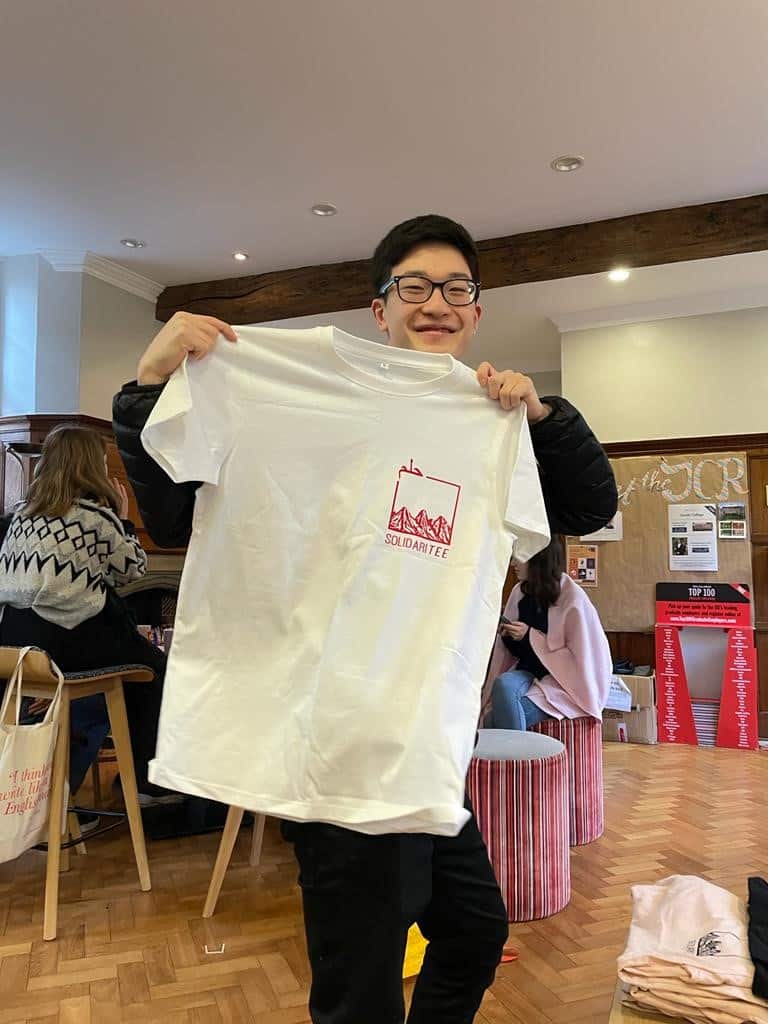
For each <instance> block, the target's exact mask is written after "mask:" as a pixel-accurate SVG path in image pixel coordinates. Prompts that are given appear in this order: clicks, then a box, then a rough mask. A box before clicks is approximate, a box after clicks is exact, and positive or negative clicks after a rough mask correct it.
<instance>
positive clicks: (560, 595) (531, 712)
mask: <svg viewBox="0 0 768 1024" xmlns="http://www.w3.org/2000/svg"><path fill="white" fill-rule="evenodd" d="M516 569H517V574H518V576H519V578H520V583H518V585H517V586H516V587H515V588H514V590H513V591H512V593H511V594H510V596H509V600H508V601H507V605H506V607H505V609H504V618H503V619H502V622H501V623H500V625H499V635H498V638H497V640H496V645H495V647H494V650H493V656H492V658H491V664H490V668H489V671H488V678H487V679H486V700H485V703H484V706H485V709H486V719H485V726H486V728H493V729H528V728H530V726H532V725H535V724H536V723H537V722H542V721H545V720H546V719H548V718H581V717H584V716H588V717H592V718H602V713H603V708H604V707H605V702H606V700H607V699H608V689H609V686H610V682H611V673H612V669H613V666H612V661H611V652H610V649H609V647H608V641H607V639H606V636H605V633H604V631H603V627H602V626H601V624H600V619H599V618H598V615H597V612H596V611H595V607H594V605H593V604H592V602H591V601H590V600H589V598H588V597H587V596H586V594H585V593H584V591H583V590H582V589H581V587H580V586H579V585H578V584H577V583H574V582H573V580H572V579H571V578H570V577H569V576H567V575H566V574H565V573H564V571H563V569H564V556H563V545H562V542H561V540H560V538H559V537H554V538H553V539H552V541H551V542H550V543H549V545H548V546H547V547H546V548H544V550H543V551H540V552H539V554H537V555H534V557H533V558H532V559H531V560H530V561H529V562H528V563H526V564H522V563H520V564H517V563H516ZM505 620H506V621H505Z"/></svg>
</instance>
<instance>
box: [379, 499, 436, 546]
mask: <svg viewBox="0 0 768 1024" xmlns="http://www.w3.org/2000/svg"><path fill="white" fill-rule="evenodd" d="M389 528H390V530H397V531H398V533H410V534H412V535H413V536H414V537H423V538H424V539H425V540H433V541H436V542H437V543H438V544H450V543H451V527H450V525H449V524H448V521H447V520H446V518H445V516H438V517H437V519H431V518H430V516H429V514H428V513H427V510H426V509H425V508H423V509H421V511H420V512H419V513H418V515H417V516H415V517H414V516H412V515H411V513H410V512H409V511H408V509H407V508H405V506H403V507H402V508H399V509H398V510H397V511H396V512H393V513H392V515H391V517H390V520H389Z"/></svg>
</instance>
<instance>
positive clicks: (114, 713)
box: [0, 647, 153, 940]
mask: <svg viewBox="0 0 768 1024" xmlns="http://www.w3.org/2000/svg"><path fill="white" fill-rule="evenodd" d="M18 656H19V649H18V648H16V647H0V679H8V678H10V676H11V674H12V672H13V670H14V668H15V667H16V661H17V659H18ZM152 678H153V674H152V672H151V671H150V670H149V669H148V668H145V667H143V666H139V665H117V666H114V667H109V668H104V669H98V670H94V671H90V672H78V673H69V674H65V676H64V688H63V693H62V698H61V711H60V718H59V730H58V733H57V736H56V747H55V750H54V757H53V778H52V781H51V793H50V797H49V816H48V821H49V826H48V858H47V864H46V872H45V911H44V917H43V938H44V939H46V940H50V939H55V938H56V928H57V921H58V903H59V870H60V866H61V860H62V857H61V853H62V850H61V834H60V831H61V823H62V819H63V815H64V791H65V780H66V777H67V768H68V766H69V720H70V709H69V705H70V702H71V701H73V700H76V699H77V698H78V697H89V696H91V695H92V694H94V693H103V694H104V698H105V700H106V703H107V711H108V713H109V721H110V724H111V727H112V737H113V739H114V742H115V753H116V755H117V765H118V770H119V772H120V780H121V782H122V787H123V796H124V798H125V810H126V814H127V817H128V824H129V827H130V830H131V841H132V843H133V853H134V857H135V859H136V867H137V869H138V872H139V884H140V885H141V889H142V891H143V892H148V891H149V889H150V888H151V882H150V878H149V864H148V862H147V848H146V845H145V842H144V828H143V826H142V822H141V812H140V810H139V795H138V792H137V791H136V773H135V771H134V767H133V754H132V753H131V740H130V734H129V732H128V718H127V716H126V713H125V698H124V696H123V683H124V682H131V683H148V682H150V681H151V680H152ZM57 686H58V680H57V678H56V676H55V675H54V673H53V672H52V671H51V664H50V658H49V657H48V655H47V654H46V653H45V651H40V650H34V651H30V653H29V654H28V655H27V657H26V658H25V659H24V680H23V684H22V687H23V693H24V696H28V697H37V698H49V697H52V696H53V694H54V693H55V691H56V688H57ZM73 829H74V830H75V834H74V835H73V838H75V839H77V838H78V837H79V832H78V831H77V823H76V818H75V823H74V826H73V825H72V821H71V818H70V831H72V830H73Z"/></svg>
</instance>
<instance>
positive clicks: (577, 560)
mask: <svg viewBox="0 0 768 1024" xmlns="http://www.w3.org/2000/svg"><path fill="white" fill-rule="evenodd" d="M567 558H568V575H569V576H570V577H571V579H572V580H575V581H576V582H577V583H580V584H581V585H582V587H596V586H597V545H596V544H569V545H568V548H567Z"/></svg>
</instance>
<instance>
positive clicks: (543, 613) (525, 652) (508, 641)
mask: <svg viewBox="0 0 768 1024" xmlns="http://www.w3.org/2000/svg"><path fill="white" fill-rule="evenodd" d="M517 618H518V621H519V622H524V623H525V624H526V625H527V626H530V627H531V628H532V629H538V630H539V632H541V633H546V632H547V630H548V629H549V609H548V608H543V609H542V608H539V606H538V605H537V604H536V601H535V600H534V598H533V597H532V596H531V595H530V594H523V596H522V598H521V600H520V603H519V605H518V608H517ZM501 639H502V641H503V643H504V645H505V646H506V647H507V649H508V650H509V651H511V652H512V654H514V656H515V657H516V658H517V665H515V669H516V670H519V671H521V672H530V673H531V675H532V676H533V678H534V679H543V678H544V676H546V675H548V672H547V668H546V666H544V665H542V663H541V662H540V661H539V659H538V658H537V657H536V652H535V651H534V649H533V647H532V645H531V630H530V629H529V630H528V632H527V633H526V634H525V636H524V637H523V639H522V640H514V639H513V638H512V637H511V636H502V638H501Z"/></svg>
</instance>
